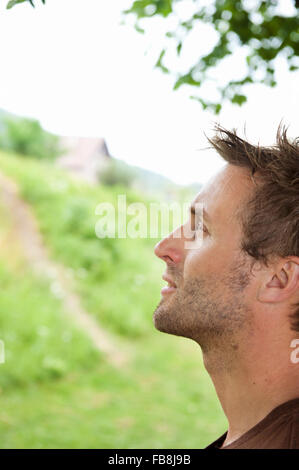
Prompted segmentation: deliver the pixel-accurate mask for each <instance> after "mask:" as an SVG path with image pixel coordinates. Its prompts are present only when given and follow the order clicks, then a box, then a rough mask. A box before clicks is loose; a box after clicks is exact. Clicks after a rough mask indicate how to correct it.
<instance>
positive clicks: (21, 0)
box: [6, 0, 27, 10]
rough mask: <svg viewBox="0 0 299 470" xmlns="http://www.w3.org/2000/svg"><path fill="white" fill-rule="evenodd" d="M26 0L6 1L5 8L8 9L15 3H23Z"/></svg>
mask: <svg viewBox="0 0 299 470" xmlns="http://www.w3.org/2000/svg"><path fill="white" fill-rule="evenodd" d="M26 1H27V0H10V1H9V2H8V4H7V5H6V8H7V9H8V10H9V9H10V8H12V7H14V6H15V5H17V4H18V3H24V2H26Z"/></svg>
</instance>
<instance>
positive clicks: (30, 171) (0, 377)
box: [0, 153, 225, 448]
mask: <svg viewBox="0 0 299 470" xmlns="http://www.w3.org/2000/svg"><path fill="white" fill-rule="evenodd" d="M0 172H2V173H3V174H5V175H7V176H8V177H9V178H10V179H11V180H13V181H15V182H16V183H17V185H18V187H19V195H20V198H21V199H23V200H24V201H25V202H26V204H29V206H30V207H31V209H32V212H33V215H34V216H35V217H36V220H37V227H38V228H39V230H40V232H41V235H42V239H43V241H44V243H45V245H46V247H47V250H48V252H49V255H50V256H51V258H52V259H53V261H55V263H60V264H61V265H62V266H63V267H64V268H65V269H66V270H67V271H68V273H69V276H70V279H71V281H72V285H73V288H74V290H75V292H76V294H77V295H79V296H80V298H81V301H82V305H83V306H84V308H85V309H86V311H87V312H88V314H89V315H91V316H92V318H94V319H95V320H96V321H99V324H101V325H102V326H103V327H104V328H105V329H106V330H107V331H108V332H109V334H110V335H112V336H113V337H114V339H115V340H116V342H117V344H118V345H119V349H120V351H121V350H122V348H123V347H124V349H128V350H129V351H130V360H129V362H128V363H127V364H126V365H125V366H123V367H121V368H119V367H116V366H114V365H112V364H110V363H109V361H108V360H107V359H106V358H105V355H103V354H101V353H99V352H98V351H96V350H95V348H94V347H93V345H92V343H91V341H90V340H89V338H88V336H87V335H86V334H85V333H84V331H83V330H80V329H79V328H78V327H77V326H76V324H75V323H72V320H71V317H69V316H66V315H65V312H64V304H63V299H62V298H61V297H60V296H59V293H57V290H55V289H53V286H52V285H51V283H49V282H48V280H47V279H46V278H43V276H37V275H36V273H35V271H34V270H33V268H32V266H31V265H30V263H28V261H27V260H26V256H25V254H24V253H23V252H22V247H21V244H20V243H19V242H18V241H17V240H20V237H22V233H21V234H20V233H16V227H15V225H14V223H13V217H12V214H10V213H9V212H7V206H6V204H5V201H4V200H3V198H1V199H0V213H1V220H2V224H1V230H0V235H1V245H0V246H1V249H0V282H1V286H2V289H1V291H2V294H1V296H0V305H1V318H0V328H1V333H0V337H1V338H2V339H3V340H4V341H5V348H6V362H5V364H1V365H0V387H1V411H0V432H1V436H2V439H1V447H2V448H9V447H10V448H32V447H37V448H53V447H58V448H64V447H70V448H79V447H80V448H190V447H194V448H198V447H203V446H204V445H206V444H208V443H209V442H211V441H212V440H213V439H214V438H216V437H217V436H218V435H219V434H220V433H222V432H223V431H224V429H225V419H224V416H223V413H222V411H221V409H220V406H219V403H218V400H217V397H216V394H215V391H214V388H213V386H212V384H211V381H210V379H209V377H208V375H207V373H206V372H205V370H204V368H203V365H202V360H201V355H200V351H199V349H198V347H197V346H196V345H195V344H193V343H192V342H190V341H188V340H185V339H183V338H176V337H171V336H168V335H162V334H161V333H159V332H157V331H156V330H155V329H154V327H153V324H152V313H153V310H154V308H155V306H156V305H157V303H158V301H159V299H160V293H159V290H160V287H161V285H162V281H161V274H162V272H163V271H164V266H163V264H162V262H160V261H159V260H157V259H156V258H155V257H154V256H153V247H154V244H155V242H156V240H153V239H152V240H151V239H129V238H128V239H98V238H97V237H96V236H95V231H94V227H95V223H96V220H97V216H96V215H95V213H94V211H95V207H96V206H97V204H98V203H99V202H101V201H111V202H114V203H115V201H116V198H117V194H118V192H120V190H123V188H113V189H111V188H107V187H104V186H99V187H90V186H88V185H86V184H84V183H81V182H79V181H75V180H72V179H71V178H70V177H68V176H67V175H66V174H65V173H63V172H62V171H59V170H58V169H56V168H54V167H53V166H52V165H51V164H49V163H47V164H46V163H40V162H37V161H34V160H32V159H29V158H26V159H22V158H21V157H18V156H14V155H12V154H9V155H8V154H5V153H0ZM126 195H127V200H128V201H129V202H134V201H140V198H141V196H140V194H137V193H136V192H133V191H128V192H127V194H126ZM143 200H144V202H145V204H148V203H149V200H148V199H147V198H146V197H144V199H143Z"/></svg>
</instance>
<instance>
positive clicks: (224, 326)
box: [154, 164, 253, 350]
mask: <svg viewBox="0 0 299 470" xmlns="http://www.w3.org/2000/svg"><path fill="white" fill-rule="evenodd" d="M252 190H253V183H252V182H251V179H250V175H249V172H248V171H247V170H245V169H241V168H238V167H235V166H233V165H229V164H227V165H226V166H225V167H224V168H223V169H222V170H221V171H220V172H219V173H218V174H217V175H216V176H215V177H214V178H213V179H212V180H210V181H209V183H208V184H207V185H206V186H205V187H204V188H203V189H202V190H201V191H200V193H199V194H198V195H197V196H196V198H195V199H194V201H193V202H192V204H191V205H195V204H197V203H201V204H202V205H203V209H204V211H205V212H206V217H205V216H204V218H203V221H202V225H201V227H200V229H202V228H203V239H202V243H201V244H200V246H196V244H195V246H194V248H193V249H192V248H191V249H190V246H189V247H188V248H187V244H186V242H189V245H190V240H191V238H190V234H189V236H188V238H186V236H185V235H183V234H182V227H178V229H176V231H174V232H172V233H171V234H170V235H169V236H168V237H165V238H164V239H163V240H161V241H160V242H159V243H158V244H157V245H156V247H155V254H156V255H157V256H158V257H160V258H161V259H163V260H164V261H165V262H166V271H165V276H166V277H168V278H169V279H170V280H171V281H172V283H175V286H176V288H175V289H169V290H168V291H167V290H166V292H164V293H162V298H161V301H160V303H159V305H158V307H157V309H156V311H155V313H154V323H155V326H156V328H157V329H158V330H160V331H163V332H166V333H170V334H174V335H178V336H185V337H188V338H191V339H194V340H195V341H196V342H198V343H199V344H200V345H201V346H202V348H203V350H204V349H205V348H206V349H208V348H209V347H210V346H212V347H213V343H215V341H216V340H217V339H219V340H220V339H221V338H222V339H223V337H226V338H227V337H228V336H230V338H232V337H235V333H237V332H238V331H240V330H241V331H242V329H243V327H247V328H248V326H249V323H250V297H251V296H252V294H253V290H252V286H251V282H250V281H251V273H250V268H251V261H250V259H249V257H248V256H246V255H245V254H243V253H242V252H241V237H242V232H241V225H240V221H239V220H238V218H237V214H236V213H237V211H238V210H240V209H242V205H243V204H244V203H245V201H246V199H247V198H248V196H250V194H251V193H252ZM189 217H190V218H191V219H192V220H191V227H192V229H193V228H195V227H194V225H193V218H194V219H195V216H194V215H192V214H190V215H189ZM187 222H188V221H187ZM178 233H181V234H182V236H181V237H180V238H179V237H178V236H177V235H178ZM234 347H237V346H236V345H234Z"/></svg>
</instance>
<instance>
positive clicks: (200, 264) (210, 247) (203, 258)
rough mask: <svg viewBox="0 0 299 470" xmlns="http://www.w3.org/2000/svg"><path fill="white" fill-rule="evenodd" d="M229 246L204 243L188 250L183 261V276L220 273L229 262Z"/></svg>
mask: <svg viewBox="0 0 299 470" xmlns="http://www.w3.org/2000/svg"><path fill="white" fill-rule="evenodd" d="M231 258H232V256H231V251H230V247H228V246H225V245H224V244H222V245H215V244H212V243H210V244H206V245H204V244H203V245H202V247H201V248H200V249H198V250H190V252H188V254H187V256H186V258H185V263H184V278H188V277H196V276H201V275H205V274H206V275H209V274H211V275H215V274H221V273H222V272H224V271H225V270H226V269H227V266H228V265H229V264H230V262H231Z"/></svg>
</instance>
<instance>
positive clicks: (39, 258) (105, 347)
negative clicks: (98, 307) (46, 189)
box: [0, 173, 129, 367]
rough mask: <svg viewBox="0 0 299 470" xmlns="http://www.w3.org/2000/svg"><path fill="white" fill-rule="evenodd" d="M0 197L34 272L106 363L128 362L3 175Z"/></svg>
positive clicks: (11, 184) (1, 175)
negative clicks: (52, 254)
mask: <svg viewBox="0 0 299 470" xmlns="http://www.w3.org/2000/svg"><path fill="white" fill-rule="evenodd" d="M0 196H1V198H2V200H3V203H4V205H5V208H6V209H7V211H8V212H9V214H10V218H11V222H12V226H13V238H14V239H16V240H17V241H18V242H19V244H20V245H21V248H22V252H23V253H24V256H25V258H26V259H27V260H28V262H29V264H30V266H31V267H32V269H33V270H34V271H35V272H36V273H37V275H39V276H44V277H47V278H48V279H49V282H50V286H51V290H52V291H53V293H54V294H55V295H57V296H58V297H60V298H61V301H62V303H63V307H64V310H65V312H66V313H67V314H68V315H69V316H70V317H71V318H72V320H73V321H74V322H76V324H77V326H78V327H79V328H80V329H83V330H84V331H85V332H86V333H87V335H88V336H89V337H90V339H91V340H92V341H93V343H94V345H95V346H96V348H97V349H98V350H99V351H101V352H102V353H103V354H104V355H105V356H106V358H107V360H108V361H109V362H110V363H111V364H113V365H115V366H117V367H120V366H123V365H125V364H126V363H127V361H128V354H129V351H128V348H127V347H125V345H123V344H119V342H120V340H118V339H117V340H116V339H115V338H112V336H111V335H110V334H108V333H107V332H106V331H105V330H104V329H103V328H102V327H101V326H100V325H99V322H98V321H96V320H95V319H94V318H93V317H92V316H91V315H90V314H88V313H87V312H86V311H85V310H84V309H83V307H82V305H81V301H80V298H79V296H78V295H77V294H76V293H75V292H74V290H73V287H72V285H71V284H72V282H71V279H70V276H69V274H68V270H67V269H66V268H65V267H64V266H62V265H60V264H58V263H56V262H54V261H52V260H51V259H50V256H49V254H48V252H47V249H46V247H45V245H44V243H43V240H42V237H41V234H40V232H39V228H38V225H37V222H36V220H35V217H34V215H33V213H32V210H31V207H30V206H29V205H28V204H27V203H25V202H24V201H23V200H22V199H21V198H20V196H19V191H18V187H17V185H16V184H15V183H14V182H13V181H11V180H10V179H8V178H7V177H6V176H4V175H3V174H2V173H0Z"/></svg>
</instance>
